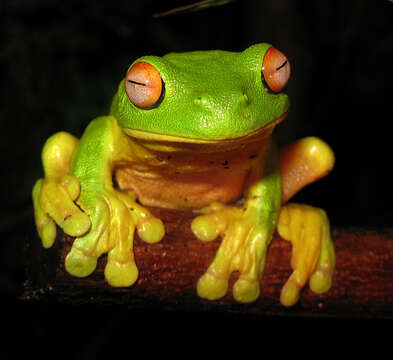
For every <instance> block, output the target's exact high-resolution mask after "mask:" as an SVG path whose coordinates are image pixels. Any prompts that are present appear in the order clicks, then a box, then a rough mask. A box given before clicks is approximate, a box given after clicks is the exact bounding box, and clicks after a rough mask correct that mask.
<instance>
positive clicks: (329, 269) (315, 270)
mask: <svg viewBox="0 0 393 360" xmlns="http://www.w3.org/2000/svg"><path fill="white" fill-rule="evenodd" d="M333 165H334V154H333V151H332V150H331V148H330V147H329V145H327V144H326V143H325V142H323V141H322V140H320V139H318V138H315V137H308V138H304V139H301V140H298V141H296V142H294V143H292V144H290V145H288V146H287V147H285V148H284V149H283V150H282V151H281V153H280V167H281V172H282V191H283V197H282V201H283V203H286V202H287V201H288V200H289V199H290V198H291V197H292V196H293V195H294V194H295V193H297V192H298V191H299V190H300V189H301V188H303V187H304V186H306V185H307V184H309V183H311V182H313V181H315V180H318V179H319V178H321V177H323V176H325V175H327V174H328V173H329V171H330V170H331V169H332V168H333ZM277 230H278V233H279V234H280V236H281V237H282V238H283V239H285V240H288V241H290V242H291V243H292V259H291V266H292V268H293V270H294V271H293V273H292V275H291V276H290V277H289V279H288V281H287V282H286V284H285V285H284V287H283V288H282V291H281V303H282V304H283V305H285V306H291V305H293V304H295V303H296V302H297V300H298V298H299V292H300V290H301V289H302V288H303V286H304V285H305V284H306V282H307V281H308V279H310V281H309V282H310V288H311V290H312V291H314V292H315V293H318V294H320V293H324V292H326V291H328V290H329V288H330V286H331V282H332V274H333V269H334V265H335V253H334V246H333V243H332V240H331V236H330V225H329V219H328V217H327V215H326V213H325V211H323V210H322V209H318V208H314V207H311V206H307V205H299V204H288V205H284V206H283V207H282V208H281V212H280V216H279V220H278V225H277Z"/></svg>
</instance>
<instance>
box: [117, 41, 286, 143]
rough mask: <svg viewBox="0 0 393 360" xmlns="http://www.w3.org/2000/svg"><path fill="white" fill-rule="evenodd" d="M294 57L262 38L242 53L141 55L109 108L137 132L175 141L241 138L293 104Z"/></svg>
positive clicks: (273, 121)
mask: <svg viewBox="0 0 393 360" xmlns="http://www.w3.org/2000/svg"><path fill="white" fill-rule="evenodd" d="M289 75H290V64H289V62H288V60H287V58H286V57H285V55H284V54H282V53H281V52H280V51H279V50H276V49H275V48H273V47H272V46H271V45H269V44H257V45H253V46H251V47H249V48H248V49H246V50H245V51H243V52H241V53H233V52H226V51H196V52H189V53H170V54H168V55H165V56H164V57H155V56H144V57H141V58H139V59H137V60H136V61H135V62H134V63H133V64H132V65H131V66H130V68H129V70H128V72H127V75H126V77H125V79H124V80H123V81H122V82H121V83H120V86H119V90H118V93H117V95H116V97H115V99H114V101H113V104H112V109H111V113H112V114H113V115H115V116H116V118H117V119H118V122H119V124H120V126H121V127H122V128H124V130H125V132H126V133H128V134H129V135H132V136H134V137H137V138H138V137H139V138H144V139H151V140H169V141H177V142H210V141H213V142H214V141H215V142H217V141H222V140H229V139H237V138H242V137H244V136H249V135H250V134H254V133H257V132H259V131H260V129H265V128H269V127H272V126H273V125H274V124H276V123H277V122H279V121H280V120H282V119H283V118H284V117H285V115H286V113H287V111H288V108H289V100H288V96H287V95H286V94H283V93H281V91H282V90H283V88H284V87H285V85H286V84H287V82H288V79H289Z"/></svg>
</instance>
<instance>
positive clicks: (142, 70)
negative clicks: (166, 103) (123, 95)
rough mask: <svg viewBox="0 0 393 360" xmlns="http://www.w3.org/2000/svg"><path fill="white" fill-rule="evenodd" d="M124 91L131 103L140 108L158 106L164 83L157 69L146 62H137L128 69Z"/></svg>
mask: <svg viewBox="0 0 393 360" xmlns="http://www.w3.org/2000/svg"><path fill="white" fill-rule="evenodd" d="M125 87H126V92H127V95H128V97H129V99H130V100H131V101H132V102H133V104H134V105H135V106H137V107H139V108H141V109H151V108H153V107H156V106H158V105H159V104H160V103H161V101H162V99H163V97H164V83H163V81H162V79H161V76H160V73H159V72H158V70H157V69H156V68H155V67H154V66H153V65H151V64H149V63H147V62H143V61H142V62H138V63H136V64H134V65H133V66H132V67H131V69H130V70H129V71H128V73H127V75H126V79H125Z"/></svg>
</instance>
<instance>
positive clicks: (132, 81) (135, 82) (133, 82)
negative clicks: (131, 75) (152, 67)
mask: <svg viewBox="0 0 393 360" xmlns="http://www.w3.org/2000/svg"><path fill="white" fill-rule="evenodd" d="M127 81H128V82H130V83H131V84H135V85H142V86H146V84H144V83H141V82H138V81H134V80H127Z"/></svg>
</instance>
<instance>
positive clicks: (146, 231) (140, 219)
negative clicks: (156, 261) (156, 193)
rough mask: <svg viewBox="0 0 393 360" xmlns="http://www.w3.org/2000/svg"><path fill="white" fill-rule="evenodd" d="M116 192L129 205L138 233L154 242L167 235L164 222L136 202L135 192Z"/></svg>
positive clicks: (146, 239)
mask: <svg viewBox="0 0 393 360" xmlns="http://www.w3.org/2000/svg"><path fill="white" fill-rule="evenodd" d="M116 194H117V196H118V198H119V199H121V201H123V203H124V204H125V205H126V206H127V207H128V209H129V211H130V215H131V218H132V220H133V222H134V223H135V225H136V229H137V231H138V235H139V236H140V238H141V239H142V240H143V241H145V242H147V243H149V244H153V243H156V242H158V241H160V240H162V238H163V237H164V235H165V227H164V223H163V222H162V221H161V220H160V219H158V218H156V217H155V216H153V215H152V214H151V213H150V212H149V211H148V210H147V209H145V208H144V207H143V206H140V205H139V204H137V203H136V196H135V194H134V193H121V192H119V191H116Z"/></svg>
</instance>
